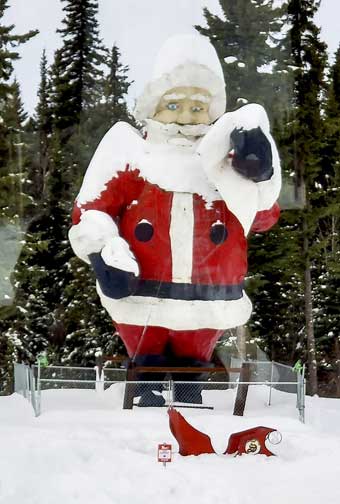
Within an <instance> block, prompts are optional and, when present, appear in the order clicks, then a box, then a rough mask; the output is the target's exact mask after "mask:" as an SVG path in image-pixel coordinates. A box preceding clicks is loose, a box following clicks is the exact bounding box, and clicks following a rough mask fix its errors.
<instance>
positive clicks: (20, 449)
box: [0, 384, 340, 504]
mask: <svg viewBox="0 0 340 504" xmlns="http://www.w3.org/2000/svg"><path fill="white" fill-rule="evenodd" d="M259 390H260V389H259ZM233 394H234V392H232V391H227V396H228V397H227V396H224V398H225V403H224V406H225V407H224V409H222V407H221V408H220V407H218V408H217V409H216V410H213V411H209V410H190V409H183V410H181V412H182V414H183V415H184V416H185V418H186V419H187V420H188V421H189V422H190V423H191V424H192V425H194V426H195V427H197V428H198V429H200V430H202V431H204V432H206V433H208V434H209V435H210V436H211V438H212V442H213V444H214V447H215V449H216V450H218V451H219V452H221V451H223V450H224V449H225V447H226V444H227V440H228V437H229V435H230V434H231V433H232V432H236V431H239V430H243V429H247V428H250V427H254V426H256V425H265V426H270V427H275V428H277V429H278V430H280V432H281V433H282V435H283V441H282V443H281V444H280V445H277V446H274V447H273V451H274V452H275V453H276V454H277V455H278V456H277V457H271V458H267V457H264V456H242V457H237V458H233V457H228V456H223V455H202V456H200V457H181V456H180V455H178V453H176V452H177V451H178V446H177V444H176V442H175V440H174V439H173V437H172V435H171V434H170V431H169V427H168V417H167V413H166V408H158V409H157V408H146V409H138V408H134V409H133V410H132V411H130V410H125V411H124V410H122V409H121V401H122V397H123V384H118V385H114V386H112V387H111V388H110V389H108V390H107V391H106V392H104V393H102V394H96V393H95V392H94V391H91V390H64V391H63V390H53V391H45V392H43V401H42V407H43V413H42V416H41V417H39V418H34V416H33V412H32V411H31V408H30V406H29V404H28V402H27V401H25V400H24V399H23V398H21V397H20V396H17V395H12V396H10V397H1V398H0V447H1V455H2V456H1V457H0V503H1V504H42V503H43V502H47V503H48V504H60V503H61V502H64V503H65V504H75V503H77V504H78V503H82V504H90V503H91V504H92V503H93V502H99V503H100V504H112V503H114V504H130V503H132V502H133V503H136V504H147V503H148V504H149V502H150V501H152V502H153V503H155V504H156V503H158V502H161V503H162V504H170V503H176V504H181V503H183V504H184V503H188V502H190V503H193V504H208V503H209V502H214V504H250V503H251V504H253V503H256V504H257V503H260V502H261V504H262V503H264V504H266V503H268V504H269V503H270V504H286V503H287V502H292V503H294V504H295V503H299V504H307V503H308V504H320V502H325V503H327V504H338V502H339V501H340V488H339V485H338V482H337V481H338V475H339V469H340V463H339V451H340V437H339V433H340V401H338V400H334V399H319V398H307V409H306V413H307V415H306V418H307V424H306V425H303V424H301V423H300V422H299V421H298V420H297V418H296V416H293V415H295V413H294V412H293V409H292V407H293V406H292V402H291V396H290V399H289V400H288V399H287V400H285V399H284V396H285V394H283V393H282V394H283V395H282V396H280V397H278V396H277V397H276V395H275V397H276V399H277V400H275V401H273V406H272V407H270V408H269V407H266V406H265V398H264V397H263V400H262V402H261V392H258V394H259V395H258V396H257V397H256V396H253V399H254V402H253V403H251V402H250V403H249V404H248V405H247V410H246V415H245V417H233V416H232V414H231V408H230V407H228V406H230V405H231V404H232V402H233ZM286 396H288V394H286ZM275 397H274V398H275ZM255 400H256V401H255ZM221 406H222V404H221ZM162 442H171V443H172V445H173V451H174V454H173V462H172V463H170V464H168V465H167V467H166V468H165V469H164V467H163V466H162V464H159V463H158V462H157V458H156V454H157V445H158V443H162Z"/></svg>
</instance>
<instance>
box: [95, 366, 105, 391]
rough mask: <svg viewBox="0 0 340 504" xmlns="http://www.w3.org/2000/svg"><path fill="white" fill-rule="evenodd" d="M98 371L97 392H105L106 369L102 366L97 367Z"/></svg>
mask: <svg viewBox="0 0 340 504" xmlns="http://www.w3.org/2000/svg"><path fill="white" fill-rule="evenodd" d="M95 370H96V392H99V393H102V392H104V369H103V367H100V366H95Z"/></svg>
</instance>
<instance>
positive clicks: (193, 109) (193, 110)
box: [191, 107, 203, 112]
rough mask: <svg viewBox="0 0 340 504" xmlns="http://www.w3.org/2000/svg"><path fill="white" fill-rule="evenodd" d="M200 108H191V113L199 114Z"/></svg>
mask: <svg viewBox="0 0 340 504" xmlns="http://www.w3.org/2000/svg"><path fill="white" fill-rule="evenodd" d="M201 110H203V109H202V107H191V112H201Z"/></svg>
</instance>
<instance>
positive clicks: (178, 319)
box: [97, 282, 252, 331]
mask: <svg viewBox="0 0 340 504" xmlns="http://www.w3.org/2000/svg"><path fill="white" fill-rule="evenodd" d="M97 292H98V294H99V296H100V300H101V303H102V305H103V306H104V308H105V309H106V310H107V311H108V313H109V315H110V316H111V318H112V320H113V321H114V322H115V323H117V324H119V323H122V324H132V325H139V326H158V327H167V328H169V329H172V330H174V331H181V330H183V331H184V330H196V329H220V330H223V329H229V328H231V327H236V326H239V325H243V324H245V323H246V322H247V320H248V319H249V317H250V314H251V311H252V304H251V302H250V299H249V298H248V296H247V295H246V293H245V292H243V297H242V298H241V299H235V300H232V301H221V300H218V301H183V300H182V299H163V298H153V297H144V296H129V297H126V298H122V299H111V298H109V297H107V296H105V295H104V294H103V293H102V291H101V289H100V287H99V285H98V282H97Z"/></svg>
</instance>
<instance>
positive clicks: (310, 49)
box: [288, 0, 327, 394]
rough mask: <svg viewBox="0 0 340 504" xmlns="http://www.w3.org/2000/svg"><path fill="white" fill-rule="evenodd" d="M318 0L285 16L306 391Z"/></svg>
mask: <svg viewBox="0 0 340 504" xmlns="http://www.w3.org/2000/svg"><path fill="white" fill-rule="evenodd" d="M319 4H320V2H319V1H315V0H291V1H290V2H289V4H288V14H289V19H290V22H291V30H290V36H291V47H292V57H293V62H294V66H295V68H296V70H295V96H294V105H295V116H294V121H293V123H292V135H293V138H292V140H293V143H292V145H293V148H294V169H295V173H296V176H297V177H298V178H299V179H300V180H301V184H302V185H303V187H304V188H305V200H306V204H305V209H304V211H303V212H302V215H301V218H300V230H301V241H302V243H301V248H302V253H303V260H304V265H303V269H304V314H305V334H306V342H307V362H308V372H309V387H310V393H311V394H315V393H317V390H318V377H317V354H316V340H315V327H314V314H313V272H314V271H317V267H316V263H317V262H318V258H319V256H320V250H321V249H322V247H323V243H322V241H321V236H320V234H319V233H318V229H319V222H320V217H321V214H322V205H323V204H324V188H323V186H322V184H320V182H319V181H318V179H320V178H321V179H322V178H323V177H324V174H322V173H321V170H320V155H321V152H322V142H323V136H324V130H323V121H322V99H323V92H324V90H325V75H324V72H325V66H326V62H327V56H326V45H325V44H324V43H323V42H322V41H321V40H320V29H319V28H318V27H317V26H316V25H315V23H314V20H313V18H314V15H315V13H316V11H317V9H318V7H319Z"/></svg>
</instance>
